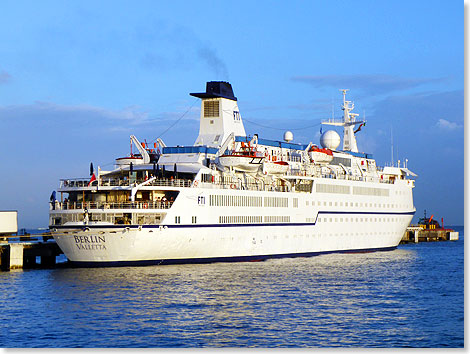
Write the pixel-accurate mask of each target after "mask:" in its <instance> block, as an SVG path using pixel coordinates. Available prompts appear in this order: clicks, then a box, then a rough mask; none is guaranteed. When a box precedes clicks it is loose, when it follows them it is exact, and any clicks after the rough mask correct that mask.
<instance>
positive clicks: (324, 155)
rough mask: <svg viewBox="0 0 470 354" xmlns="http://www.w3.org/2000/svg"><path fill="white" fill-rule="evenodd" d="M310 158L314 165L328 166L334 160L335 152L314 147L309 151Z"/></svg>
mask: <svg viewBox="0 0 470 354" xmlns="http://www.w3.org/2000/svg"><path fill="white" fill-rule="evenodd" d="M308 156H309V157H310V160H311V161H312V162H313V163H319V164H327V163H329V162H331V161H332V160H333V151H331V150H330V149H327V148H323V149H321V148H319V147H318V146H316V145H313V146H312V147H311V148H310V150H309V151H308Z"/></svg>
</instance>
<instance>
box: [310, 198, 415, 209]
mask: <svg viewBox="0 0 470 354" xmlns="http://www.w3.org/2000/svg"><path fill="white" fill-rule="evenodd" d="M310 203H311V205H312V206H315V205H318V206H335V207H337V206H340V207H342V206H345V207H358V208H359V207H360V208H387V209H390V208H406V207H408V206H409V205H406V204H393V203H388V204H381V203H359V202H355V203H354V202H325V201H320V200H319V201H317V202H315V201H314V200H312V201H311V202H309V201H308V200H307V201H306V202H305V204H306V205H307V206H308V205H310Z"/></svg>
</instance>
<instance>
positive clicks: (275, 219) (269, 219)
mask: <svg viewBox="0 0 470 354" xmlns="http://www.w3.org/2000/svg"><path fill="white" fill-rule="evenodd" d="M264 222H290V216H285V215H275V216H265V217H264Z"/></svg>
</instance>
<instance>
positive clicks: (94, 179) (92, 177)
mask: <svg viewBox="0 0 470 354" xmlns="http://www.w3.org/2000/svg"><path fill="white" fill-rule="evenodd" d="M94 181H96V176H95V173H94V172H93V175H92V176H91V178H90V182H88V187H90V185H91V184H92V183H93V182H94Z"/></svg>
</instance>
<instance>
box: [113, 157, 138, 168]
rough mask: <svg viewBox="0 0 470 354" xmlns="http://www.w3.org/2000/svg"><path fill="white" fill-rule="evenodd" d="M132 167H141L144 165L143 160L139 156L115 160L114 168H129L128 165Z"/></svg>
mask: <svg viewBox="0 0 470 354" xmlns="http://www.w3.org/2000/svg"><path fill="white" fill-rule="evenodd" d="M131 162H132V164H133V165H141V164H143V163H144V159H143V158H142V156H139V155H131V156H126V157H119V158H117V159H116V162H115V164H116V167H122V166H129V165H130V164H131Z"/></svg>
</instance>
